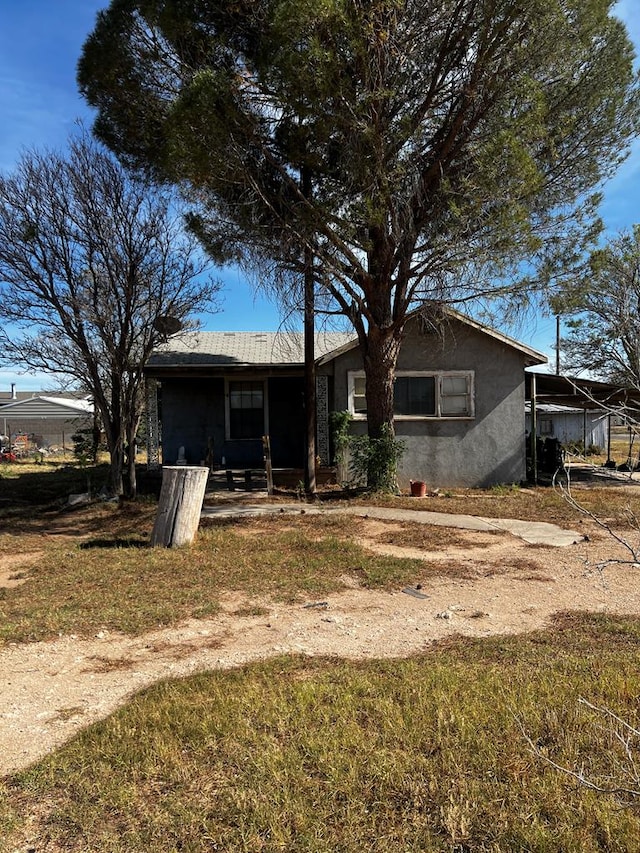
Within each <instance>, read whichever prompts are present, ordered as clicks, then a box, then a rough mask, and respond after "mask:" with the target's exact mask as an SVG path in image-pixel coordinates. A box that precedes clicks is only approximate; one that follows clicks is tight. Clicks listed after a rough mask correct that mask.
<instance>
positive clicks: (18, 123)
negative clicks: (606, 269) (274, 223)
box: [0, 0, 640, 391]
mask: <svg viewBox="0 0 640 853" xmlns="http://www.w3.org/2000/svg"><path fill="white" fill-rule="evenodd" d="M107 5H108V0H0V170H1V171H3V172H6V171H11V170H12V169H13V167H14V166H15V164H16V163H17V160H18V158H19V157H20V154H21V152H22V151H23V150H24V149H28V148H44V147H47V146H48V147H53V148H63V147H64V145H65V142H66V139H67V137H68V135H69V133H70V132H71V131H72V130H73V126H74V122H75V121H76V120H77V119H79V118H80V119H83V120H85V121H86V122H87V123H88V124H90V123H91V120H92V116H91V111H90V110H89V109H88V107H87V106H86V105H85V103H84V102H83V100H82V98H81V97H80V96H79V95H78V93H77V89H76V82H75V75H76V63H77V61H78V57H79V55H80V51H81V48H82V45H83V43H84V40H85V38H86V36H87V35H88V34H89V32H90V31H91V30H92V29H93V24H94V20H95V15H96V13H97V12H98V11H99V10H100V9H102V8H105V7H106V6H107ZM616 11H617V14H618V16H619V17H620V18H622V20H624V21H625V23H626V25H627V28H628V30H629V32H630V35H631V38H632V40H633V42H634V44H635V45H636V51H637V53H638V54H639V55H640V0H620V2H619V3H618V4H617V7H616ZM601 214H602V217H603V219H604V222H605V226H606V228H607V230H608V231H610V232H615V231H618V230H620V229H621V228H625V227H629V226H631V225H632V224H633V223H635V222H640V140H636V143H635V144H634V146H633V150H632V154H631V157H630V158H629V159H628V160H627V161H626V162H625V163H624V165H623V166H622V167H621V169H620V170H619V172H618V173H617V174H616V176H615V177H614V178H613V180H611V181H610V182H609V184H608V185H607V187H606V188H605V199H604V203H603V206H602V209H601ZM220 277H221V279H222V280H223V282H224V286H225V290H224V292H223V300H222V306H221V307H222V311H221V312H220V313H218V314H216V315H214V316H212V317H210V318H207V319H206V328H208V329H214V330H215V329H225V330H229V331H233V330H235V331H241V330H244V331H252V330H269V329H275V328H277V325H278V312H277V310H276V308H275V307H274V306H273V305H271V304H270V303H268V302H267V301H265V300H264V299H262V298H260V297H256V296H255V295H254V293H253V290H252V289H251V288H250V287H249V286H248V285H247V284H246V283H245V282H244V281H243V279H242V276H241V275H240V274H239V273H238V272H236V271H235V270H232V271H225V272H223V273H221V274H220ZM518 337H519V339H520V340H522V341H523V342H525V343H527V344H529V345H531V346H534V347H535V348H537V349H539V350H541V351H542V352H546V353H547V354H548V356H549V358H550V361H552V362H553V359H554V358H555V356H554V352H553V345H554V340H555V320H554V319H553V318H546V319H545V318H541V319H539V320H537V321H535V322H534V321H531V322H530V323H529V324H528V325H527V326H525V327H523V328H520V329H519V330H518ZM12 382H14V383H16V385H17V387H18V389H19V390H23V391H27V390H29V391H31V390H40V389H41V388H42V387H45V386H47V382H48V380H44V382H43V380H42V378H41V377H36V376H29V375H25V374H20V373H19V372H18V371H12V370H8V369H4V368H1V367H0V391H8V390H9V388H10V385H11V383H12ZM50 384H51V383H50V382H49V387H50Z"/></svg>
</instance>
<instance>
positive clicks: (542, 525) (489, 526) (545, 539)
mask: <svg viewBox="0 0 640 853" xmlns="http://www.w3.org/2000/svg"><path fill="white" fill-rule="evenodd" d="M283 513H286V514H287V515H300V514H306V515H320V514H325V515H330V514H333V515H355V516H359V517H360V518H380V519H387V520H389V521H412V522H415V523H417V524H434V525H438V526H440V527H458V528H460V529H462V530H483V531H494V532H495V531H496V530H502V531H504V532H506V533H510V534H511V535H512V536H517V537H519V538H520V539H522V540H524V541H525V542H528V543H529V544H530V545H551V546H554V547H560V548H563V547H565V546H567V545H573V544H575V543H576V542H582V541H583V540H584V536H583V535H582V534H581V533H578V532H577V531H576V530H564V529H563V528H561V527H558V526H557V525H556V524H550V523H548V522H546V521H519V520H517V519H511V518H485V517H484V516H477V515H453V514H451V513H446V512H428V511H426V510H424V511H423V510H416V509H392V508H391V507H379V506H346V507H324V506H319V505H314V504H305V503H296V504H282V503H280V504H279V503H264V504H243V503H231V502H229V503H227V504H221V505H220V506H204V507H203V508H202V516H201V517H202V518H242V517H253V516H260V515H277V514H283Z"/></svg>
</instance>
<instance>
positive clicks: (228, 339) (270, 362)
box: [147, 332, 353, 373]
mask: <svg viewBox="0 0 640 853" xmlns="http://www.w3.org/2000/svg"><path fill="white" fill-rule="evenodd" d="M351 341H353V334H346V333H343V332H319V333H318V334H316V341H315V354H316V358H320V357H322V356H324V355H326V354H327V353H330V352H332V351H333V350H336V349H339V348H340V347H342V346H344V345H345V344H348V343H350V342H351ZM302 364H304V336H303V333H302V332H187V333H183V334H179V335H175V336H173V337H172V338H170V339H169V340H168V341H167V342H166V343H165V344H162V345H161V346H159V347H158V348H157V349H156V350H155V351H154V353H153V354H152V356H151V358H150V359H149V361H148V363H147V370H148V372H149V373H153V371H154V369H158V368H160V369H161V368H167V367H181V366H189V367H194V366H201V367H249V366H251V365H255V366H262V367H277V366H287V365H296V366H299V365H302Z"/></svg>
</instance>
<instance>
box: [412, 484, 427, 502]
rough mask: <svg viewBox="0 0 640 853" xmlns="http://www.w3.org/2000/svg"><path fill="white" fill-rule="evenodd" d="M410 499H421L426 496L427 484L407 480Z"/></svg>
mask: <svg viewBox="0 0 640 853" xmlns="http://www.w3.org/2000/svg"><path fill="white" fill-rule="evenodd" d="M409 484H410V486H411V497H412V498H423V497H424V496H425V495H426V494H427V484H426V483H423V482H422V480H409Z"/></svg>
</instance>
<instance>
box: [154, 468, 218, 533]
mask: <svg viewBox="0 0 640 853" xmlns="http://www.w3.org/2000/svg"><path fill="white" fill-rule="evenodd" d="M208 476H209V469H208V468H201V467H195V466H188V465H181V466H179V467H178V466H166V467H165V468H163V469H162V489H161V490H160V502H159V504H158V513H157V515H156V521H155V524H154V526H153V533H152V534H151V544H152V545H160V546H163V547H165V548H175V547H178V546H180V545H188V544H189V543H190V542H192V541H193V538H194V536H195V535H196V530H197V529H198V524H199V523H200V512H201V510H202V501H203V500H204V493H205V489H206V487H207V478H208Z"/></svg>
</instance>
